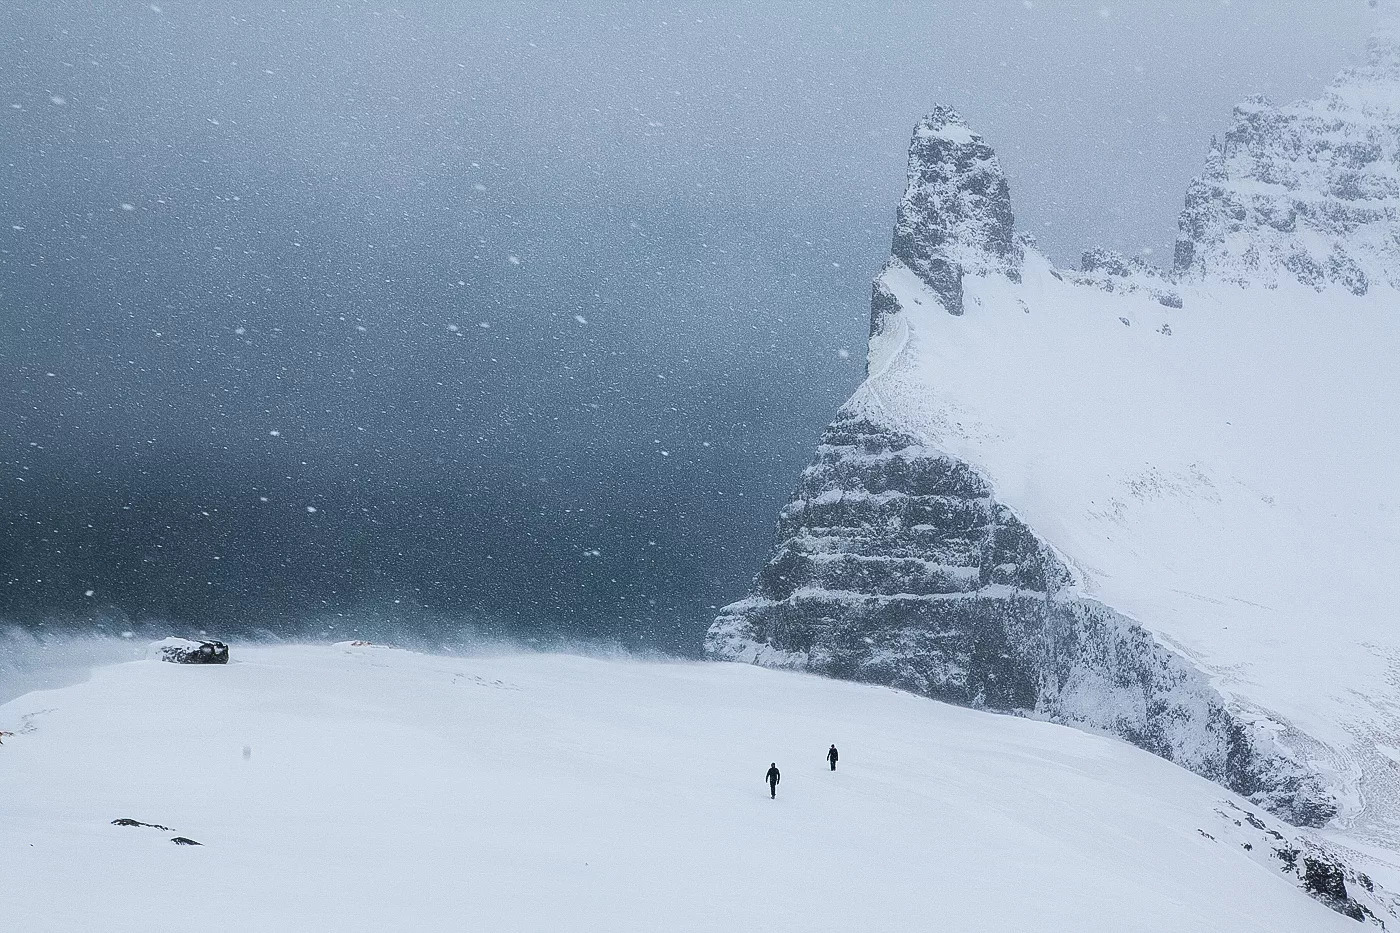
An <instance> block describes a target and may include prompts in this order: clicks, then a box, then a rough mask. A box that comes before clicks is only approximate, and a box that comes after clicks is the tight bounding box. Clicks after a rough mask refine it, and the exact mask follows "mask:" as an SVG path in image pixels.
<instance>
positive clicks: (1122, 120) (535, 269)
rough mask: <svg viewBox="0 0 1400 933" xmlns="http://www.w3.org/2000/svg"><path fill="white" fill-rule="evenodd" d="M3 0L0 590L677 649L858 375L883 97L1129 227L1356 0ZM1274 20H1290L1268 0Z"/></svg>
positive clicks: (103, 608)
mask: <svg viewBox="0 0 1400 933" xmlns="http://www.w3.org/2000/svg"><path fill="white" fill-rule="evenodd" d="M1282 7H1286V10H1284V9H1282V8H1281V5H1280V4H1279V3H1277V2H1239V0H1237V2H1234V3H1228V2H1226V3H1218V2H1214V0H1212V2H1182V3H1176V2H1173V3H1166V2H1158V3H1113V2H1108V3H1104V2H1094V3H1079V2H1054V0H1035V2H1034V3H1031V2H1022V0H1014V2H993V3H984V2H964V3H939V4H932V3H929V4H908V5H902V4H900V5H893V6H892V5H890V4H869V5H864V4H791V3H767V4H763V5H761V7H760V6H759V5H753V4H724V5H708V6H706V7H705V8H704V9H703V10H701V9H699V8H695V9H691V8H689V7H685V6H678V5H661V4H650V3H634V4H624V3H605V4H604V3H599V4H579V5H576V6H573V7H570V8H569V9H559V8H558V7H557V5H555V4H529V3H496V4H490V5H479V4H467V3H462V4H447V3H439V4H432V5H427V4H422V5H419V4H413V5H404V6H394V5H390V4H382V3H369V2H364V3H362V2H344V3H322V4H317V5H314V6H300V5H299V6H296V7H290V8H286V9H284V8H281V7H279V6H277V5H274V4H268V3H256V2H229V3H217V4H196V3H188V2H178V0H161V2H158V3H149V4H148V3H138V2H114V0H109V2H103V3H97V4H93V3H90V2H38V0H20V2H13V3H7V4H5V6H4V9H3V10H2V11H0V185H3V189H2V190H3V192H4V197H3V202H0V203H3V211H4V216H3V218H0V315H3V316H0V340H3V354H4V357H3V362H4V365H3V367H0V413H3V419H4V421H3V430H0V463H3V467H4V468H3V473H0V482H2V483H3V490H4V510H3V513H0V514H2V516H3V517H2V518H0V617H2V618H4V619H5V620H7V621H11V622H18V623H20V624H22V625H25V626H38V625H42V624H55V623H59V622H63V623H84V624H86V623H89V622H92V621H104V622H106V623H107V624H112V625H128V624H132V623H134V622H140V621H143V620H146V621H154V622H159V623H169V624H176V625H186V626H195V627H200V628H210V629H216V628H222V629H229V628H242V629H249V628H266V629H269V630H272V631H288V632H290V631H307V630H312V631H317V632H319V631H322V630H327V631H333V632H338V633H339V632H346V631H348V630H350V629H353V628H355V627H356V626H358V625H361V624H362V623H363V622H364V620H366V619H385V618H387V619H399V620H408V621H410V622H424V623H425V624H426V620H429V619H439V620H467V621H471V622H474V623H476V624H478V625H481V626H485V627H489V628H495V629H499V630H503V631H509V632H511V633H514V634H522V633H524V634H528V633H534V632H546V631H547V632H550V633H566V634H571V635H583V636H589V637H616V638H621V639H624V640H626V641H629V642H632V643H639V644H649V645H655V646H659V647H663V648H668V649H679V650H687V651H690V650H695V649H696V648H698V645H699V642H700V639H701V637H702V634H703V632H704V630H705V627H706V625H707V624H708V623H709V622H710V620H711V619H712V618H713V616H714V610H713V608H712V607H714V606H716V605H722V604H724V603H726V602H729V601H731V600H733V599H735V598H737V597H738V596H740V595H742V593H743V592H744V591H745V589H746V587H747V584H748V580H749V577H750V575H751V573H752V571H753V568H754V567H756V566H759V564H760V563H761V561H762V557H763V555H764V553H765V552H766V549H767V548H768V547H769V545H770V535H771V526H772V516H773V515H774V514H775V512H776V510H777V508H778V507H779V505H780V504H781V503H782V502H783V501H784V500H785V499H786V498H787V496H788V494H789V492H790V488H791V484H792V482H793V477H794V476H795V475H796V473H797V471H798V470H799V469H800V467H801V465H802V464H803V463H804V462H805V461H806V460H807V458H808V456H809V453H810V449H811V445H812V443H813V441H814V440H815V438H816V437H817V436H818V434H819V433H820V430H821V428H822V426H823V425H824V424H825V423H826V422H827V421H828V420H829V418H830V413H831V412H832V411H833V410H834V409H835V408H836V407H837V406H838V405H839V404H840V402H841V401H842V400H843V399H845V398H846V397H847V396H848V395H849V394H850V392H851V390H852V389H853V388H854V387H855V386H856V385H857V383H859V381H860V379H861V376H862V364H863V357H864V350H863V348H864V340H865V336H866V334H867V328H868V317H867V310H866V302H867V301H868V298H869V289H870V279H871V276H872V274H873V273H874V272H875V270H876V269H877V267H878V265H879V263H880V262H881V261H882V259H883V258H884V257H885V256H886V255H887V254H888V252H889V231H890V223H891V220H892V216H891V210H890V206H891V205H892V204H894V203H896V201H897V200H898V196H899V192H900V191H902V190H903V185H904V171H905V151H906V147H907V144H908V142H909V133H910V129H911V128H912V127H913V126H914V124H915V122H916V121H917V120H918V119H919V117H920V116H921V115H923V114H924V113H926V112H927V111H929V110H931V109H932V108H933V107H934V105H936V104H940V103H947V104H952V105H954V106H956V107H957V108H958V109H959V110H960V111H961V112H963V113H964V114H966V115H967V116H968V117H969V119H974V120H975V122H976V124H977V126H978V127H979V129H980V130H981V132H983V133H984V134H985V135H986V137H987V138H988V140H990V141H992V142H993V143H994V144H995V146H996V148H997V151H998V152H999V154H1000V156H1001V160H1002V163H1003V165H1004V167H1005V169H1006V172H1007V175H1008V177H1009V180H1010V183H1011V186H1012V190H1013V192H1014V194H1015V203H1016V206H1017V223H1018V225H1019V227H1020V229H1023V230H1033V231H1034V232H1035V233H1036V235H1037V237H1038V238H1039V241H1040V244H1041V246H1042V247H1043V248H1044V249H1045V250H1046V251H1047V252H1048V253H1049V254H1051V255H1053V256H1055V257H1057V258H1058V259H1059V260H1060V261H1061V262H1064V263H1066V264H1072V263H1073V261H1074V258H1075V257H1076V256H1078V254H1079V253H1080V252H1081V251H1082V250H1084V249H1087V248H1089V247H1092V246H1106V247H1112V248H1116V249H1120V250H1122V251H1124V252H1127V253H1139V252H1142V251H1145V250H1152V251H1154V252H1155V253H1156V254H1157V255H1158V256H1159V257H1161V258H1162V259H1163V261H1168V260H1167V259H1166V253H1167V249H1168V247H1169V244H1170V241H1171V238H1172V236H1173V233H1174V229H1175V216H1176V214H1177V212H1178V211H1179V209H1180V207H1181V195H1180V193H1181V192H1182V191H1183V190H1185V188H1186V184H1187V182H1188V180H1189V179H1190V178H1191V177H1192V175H1193V174H1195V173H1196V172H1197V171H1198V170H1199V167H1200V164H1201V161H1202V158H1203V155H1204V151H1203V141H1205V140H1208V139H1209V138H1210V137H1211V135H1212V133H1214V132H1215V131H1217V129H1218V128H1219V127H1221V126H1224V125H1226V123H1227V118H1228V114H1229V112H1230V108H1231V106H1232V105H1233V104H1234V103H1235V102H1236V101H1238V100H1239V99H1241V98H1243V97H1245V96H1246V95H1248V94H1252V93H1265V94H1268V95H1270V96H1271V97H1273V98H1274V99H1277V100H1289V99H1292V98H1295V97H1301V96H1306V95H1310V94H1312V93H1314V92H1315V90H1316V88H1317V87H1318V86H1320V85H1322V84H1324V83H1325V82H1326V81H1327V80H1328V79H1329V78H1330V76H1331V75H1332V74H1334V73H1335V72H1336V71H1338V69H1339V68H1341V67H1342V66H1344V65H1346V64H1348V63H1351V62H1354V61H1355V60H1356V59H1357V58H1358V57H1359V54H1360V51H1359V50H1360V49H1361V47H1362V44H1363V39H1364V37H1365V35H1366V33H1367V31H1368V30H1369V28H1370V27H1371V25H1372V17H1371V14H1370V13H1369V12H1368V11H1367V9H1366V7H1365V5H1364V4H1363V3H1360V2H1357V3H1347V4H1337V3H1323V2H1318V3H1307V4H1304V3H1290V4H1285V5H1282ZM1285 14H1286V15H1285Z"/></svg>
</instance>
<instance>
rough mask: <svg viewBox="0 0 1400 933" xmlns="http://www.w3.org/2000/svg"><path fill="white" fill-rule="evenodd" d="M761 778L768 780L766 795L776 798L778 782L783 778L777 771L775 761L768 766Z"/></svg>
mask: <svg viewBox="0 0 1400 933" xmlns="http://www.w3.org/2000/svg"><path fill="white" fill-rule="evenodd" d="M763 779H764V780H765V781H767V782H768V796H769V797H773V798H776V797H777V796H778V782H779V781H781V780H782V779H783V776H782V775H781V774H779V773H778V763H777V762H776V761H775V762H773V763H772V764H771V765H769V766H768V773H767V774H765V775H764V776H763Z"/></svg>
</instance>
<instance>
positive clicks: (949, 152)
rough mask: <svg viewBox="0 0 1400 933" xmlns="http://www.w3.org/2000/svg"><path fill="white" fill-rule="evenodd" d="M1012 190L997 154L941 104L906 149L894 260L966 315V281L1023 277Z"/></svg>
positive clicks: (956, 311)
mask: <svg viewBox="0 0 1400 933" xmlns="http://www.w3.org/2000/svg"><path fill="white" fill-rule="evenodd" d="M1014 231H1015V220H1014V218H1013V217H1012V214H1011V191H1010V188H1009V187H1008V186H1007V184H1006V176H1005V175H1004V174H1003V173H1002V170H1001V164H1000V163H999V162H998V161H997V157H996V153H995V152H993V151H992V148H991V147H990V146H988V145H987V144H986V143H985V142H983V141H982V137H981V135H980V134H978V133H974V132H973V131H972V130H971V129H970V128H969V127H968V125H967V123H966V122H965V121H964V120H963V118H962V117H961V116H959V115H958V112H957V111H956V110H954V109H953V108H951V107H938V108H937V109H935V110H934V111H933V112H932V113H930V114H929V115H928V116H926V117H924V118H923V119H922V120H920V121H919V124H918V126H916V127H915V128H914V138H913V141H912V142H911V143H910V146H909V185H908V187H907V188H906V189H905V192H904V199H903V200H902V201H901V202H900V204H899V212H898V214H897V215H896V219H895V227H894V249H893V253H894V258H895V259H897V260H899V261H900V262H903V263H904V264H905V265H906V266H908V267H909V268H910V269H912V270H913V271H914V272H915V273H916V274H917V275H918V276H919V278H921V279H923V281H924V282H925V283H926V284H927V285H928V286H929V288H931V289H933V290H934V291H935V292H936V293H937V294H938V295H939V296H940V297H941V298H942V299H943V304H944V307H946V308H947V309H948V311H949V312H950V313H952V314H962V313H963V297H962V296H963V291H962V277H963V275H964V274H972V275H985V274H988V273H993V272H999V273H1003V274H1006V275H1008V276H1011V277H1012V278H1015V279H1018V278H1019V276H1020V267H1021V253H1020V249H1019V248H1018V246H1017V243H1016V238H1015V232H1014Z"/></svg>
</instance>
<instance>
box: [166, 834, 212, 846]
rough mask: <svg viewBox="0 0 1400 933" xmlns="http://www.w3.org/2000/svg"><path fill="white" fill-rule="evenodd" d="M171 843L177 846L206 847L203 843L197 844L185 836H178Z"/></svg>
mask: <svg viewBox="0 0 1400 933" xmlns="http://www.w3.org/2000/svg"><path fill="white" fill-rule="evenodd" d="M170 841H171V842H173V843H175V844H176V845H177V846H202V845H204V843H202V842H195V841H194V840H193V839H187V838H186V837H184V836H176V837H175V838H174V839H171V840H170Z"/></svg>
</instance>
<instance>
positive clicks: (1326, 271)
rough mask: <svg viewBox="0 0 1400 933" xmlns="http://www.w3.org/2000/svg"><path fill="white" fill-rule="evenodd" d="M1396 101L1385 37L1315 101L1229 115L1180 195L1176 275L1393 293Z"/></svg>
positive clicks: (1398, 80) (1398, 180)
mask: <svg viewBox="0 0 1400 933" xmlns="http://www.w3.org/2000/svg"><path fill="white" fill-rule="evenodd" d="M1397 89H1400V45H1397V43H1396V40H1395V37H1394V36H1393V35H1392V34H1391V33H1390V32H1385V33H1382V34H1378V35H1377V36H1375V37H1374V38H1372V40H1371V42H1370V45H1369V47H1368V49H1367V57H1366V62H1365V63H1364V64H1362V65H1361V66H1359V67H1357V68H1353V69H1349V70H1347V71H1345V72H1343V73H1342V74H1341V75H1339V76H1338V77H1337V79H1336V80H1335V81H1334V82H1333V83H1332V85H1331V87H1329V88H1328V89H1327V91H1326V93H1325V94H1324V95H1323V97H1322V98H1321V99H1320V100H1316V101H1306V102H1300V103H1294V104H1289V105H1288V106H1284V107H1279V106H1275V105H1274V104H1272V103H1270V102H1269V101H1268V100H1267V99H1265V98H1263V97H1254V98H1250V99H1249V100H1248V101H1246V102H1245V103H1243V104H1241V105H1240V106H1238V107H1236V108H1235V123H1234V126H1232V127H1231V128H1230V130H1229V132H1227V133H1226V134H1225V137H1224V139H1223V140H1212V141H1211V148H1210V155H1209V158H1208V159H1207V163H1206V171H1205V173H1204V174H1203V175H1202V176H1201V177H1199V178H1197V179H1196V180H1195V181H1194V182H1192V184H1191V187H1190V188H1189V189H1188V191H1187V195H1186V209H1185V210H1184V211H1183V212H1182V214H1181V223H1180V235H1179V237H1178V239H1177V245H1176V268H1177V271H1178V272H1179V273H1181V274H1182V275H1184V276H1188V277H1192V278H1201V279H1212V278H1213V279H1221V280H1225V281H1230V282H1234V283H1236V284H1240V285H1264V286H1274V285H1277V284H1278V283H1279V282H1280V281H1283V280H1286V279H1296V280H1297V281H1299V282H1301V283H1303V284H1305V285H1308V286H1311V287H1313V288H1316V289H1318V290H1321V289H1323V288H1326V287H1327V286H1329V285H1337V286H1340V287H1343V288H1345V289H1347V290H1348V291H1350V292H1352V293H1353V294H1357V295H1363V294H1365V293H1366V292H1367V290H1368V289H1370V288H1371V287H1372V286H1373V285H1378V284H1384V285H1389V286H1391V287H1396V286H1400V240H1397V238H1396V236H1395V230H1396V226H1397V223H1400V95H1397V93H1396V92H1397Z"/></svg>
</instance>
